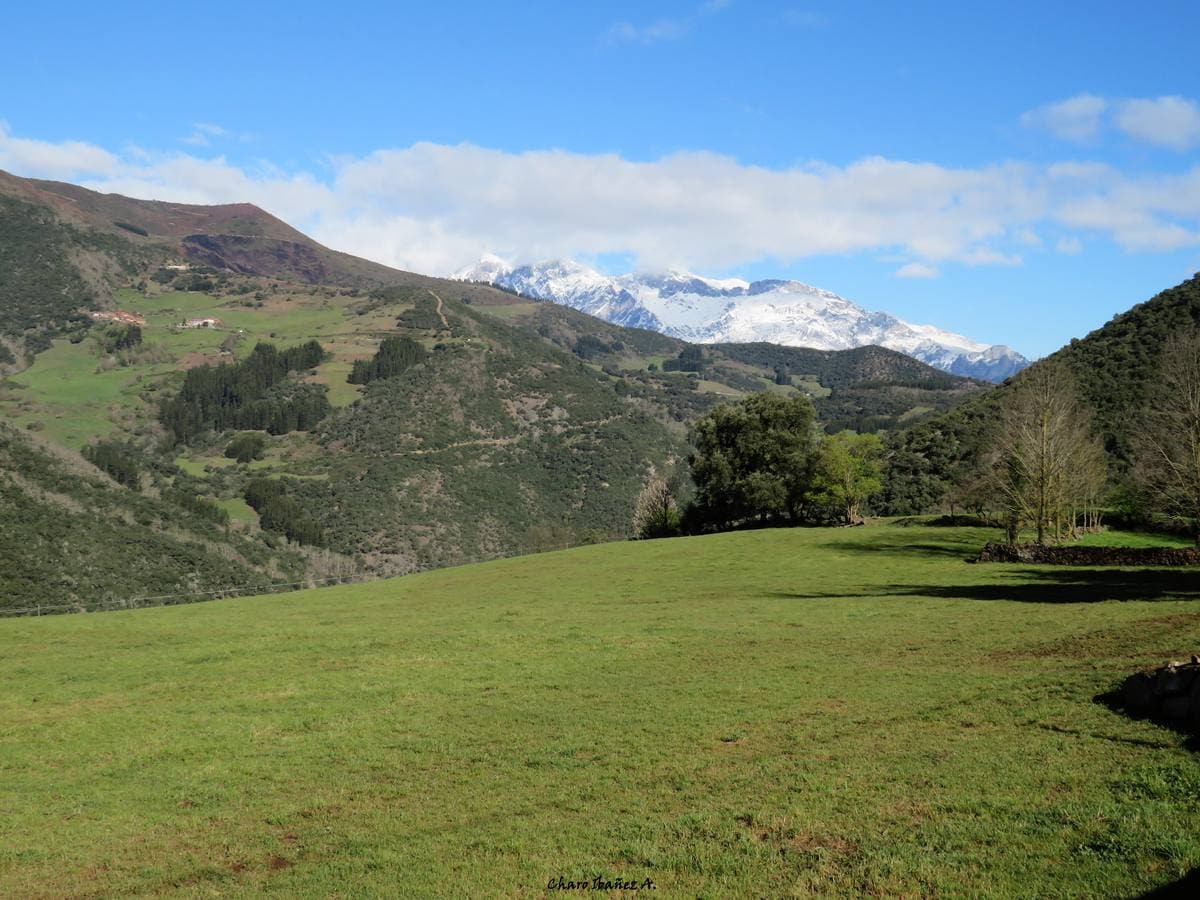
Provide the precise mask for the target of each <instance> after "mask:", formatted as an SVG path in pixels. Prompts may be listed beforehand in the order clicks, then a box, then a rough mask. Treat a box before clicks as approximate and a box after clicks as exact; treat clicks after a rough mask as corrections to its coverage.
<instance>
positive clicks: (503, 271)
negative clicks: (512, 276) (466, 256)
mask: <svg viewBox="0 0 1200 900" xmlns="http://www.w3.org/2000/svg"><path fill="white" fill-rule="evenodd" d="M510 272H512V266H511V265H509V263H508V262H506V261H505V260H503V259H501V258H500V257H498V256H494V255H493V254H491V253H486V254H484V255H483V256H482V257H481V258H480V260H479V262H477V263H475V265H473V266H467V267H466V268H465V269H463V270H462V271H461V272H455V273H454V275H453V276H452V277H453V278H457V279H458V280H459V281H480V282H483V283H485V284H497V283H498V282H499V281H500V279H502V278H504V277H505V276H507V275H508V274H509V273H510Z"/></svg>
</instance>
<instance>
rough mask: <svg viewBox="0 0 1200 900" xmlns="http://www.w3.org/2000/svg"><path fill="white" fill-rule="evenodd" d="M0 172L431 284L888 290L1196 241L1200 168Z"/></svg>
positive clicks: (2, 150)
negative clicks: (148, 205)
mask: <svg viewBox="0 0 1200 900" xmlns="http://www.w3.org/2000/svg"><path fill="white" fill-rule="evenodd" d="M1146 121H1150V120H1145V121H1143V122H1142V125H1141V126H1139V127H1143V128H1144V129H1146V130H1147V133H1149V131H1148V130H1149V129H1150V127H1151V125H1149V124H1146ZM1129 127H1134V126H1133V125H1130V126H1129ZM1185 133H1186V132H1180V134H1181V135H1182V134H1185ZM1161 135H1162V137H1163V139H1164V140H1166V135H1167V132H1166V131H1163V132H1161ZM1180 139H1181V140H1182V137H1181V138H1180ZM0 168H3V169H8V170H11V171H13V172H15V173H16V174H22V175H28V176H33V177H48V178H57V179H70V180H77V181H82V182H84V183H86V184H87V185H88V186H89V187H92V188H95V189H97V190H101V191H108V192H117V193H123V194H127V195H130V196H134V197H140V198H153V199H163V200H175V201H180V202H190V203H224V202H235V201H246V200H248V201H251V202H254V203H257V204H259V205H260V206H263V207H264V208H266V209H269V210H271V211H272V212H273V213H276V214H277V215H280V216H281V217H283V218H284V219H285V220H287V221H289V222H290V223H292V224H294V225H296V226H298V227H301V228H303V229H305V230H307V231H309V232H310V233H313V234H314V235H315V236H316V237H317V238H318V239H319V240H321V241H323V242H324V243H327V244H329V245H331V246H335V247H337V248H338V249H343V250H347V251H350V252H354V253H358V254H360V255H363V256H366V257H369V258H372V259H376V260H378V261H380V262H384V263H388V264H391V265H396V266H400V267H403V268H408V269H415V270H417V271H423V272H429V273H434V274H438V273H443V274H444V273H448V272H451V271H454V270H455V269H457V268H459V267H461V266H463V265H466V264H468V263H470V262H471V261H472V260H474V259H477V258H478V257H479V256H480V255H481V254H482V253H484V252H486V251H489V250H497V251H499V252H501V253H504V254H506V255H509V256H512V257H518V258H523V259H537V258H552V257H567V256H576V257H578V256H597V255H602V254H623V255H627V256H629V257H631V258H632V259H633V261H634V264H635V267H637V268H639V269H651V268H653V269H664V268H668V267H672V266H674V267H679V268H687V267H692V268H699V267H704V268H707V269H709V270H714V269H716V270H720V269H727V268H731V267H734V266H738V265H743V264H749V263H755V262H761V261H767V260H770V261H773V262H776V263H781V264H786V263H788V262H791V261H795V260H799V259H803V258H806V257H812V256H820V255H829V254H855V253H880V252H883V253H887V254H890V255H895V256H898V257H899V264H900V266H901V268H900V270H899V272H898V273H897V274H905V275H917V274H928V273H929V272H930V271H931V270H932V269H935V268H939V267H942V266H944V265H945V264H948V263H958V264H962V265H972V266H977V265H1014V264H1019V263H1020V262H1021V261H1022V254H1023V253H1025V252H1028V251H1029V249H1030V247H1034V246H1037V244H1038V241H1039V240H1040V239H1039V238H1038V234H1037V232H1038V231H1039V230H1040V229H1045V230H1046V231H1049V232H1053V239H1054V240H1057V239H1059V238H1062V237H1076V238H1087V237H1089V236H1096V235H1099V236H1102V237H1106V238H1110V239H1112V240H1114V241H1116V242H1117V243H1118V244H1120V245H1121V246H1122V247H1124V248H1126V249H1128V250H1132V251H1165V250H1171V249H1176V248H1179V247H1183V246H1191V245H1198V244H1200V166H1192V167H1191V168H1189V169H1186V170H1183V171H1179V172H1176V173H1166V174H1129V173H1126V172H1122V171H1120V170H1118V169H1116V168H1114V167H1112V166H1109V165H1102V164H1097V163H1086V162H1083V163H1080V162H1067V163H1059V164H1051V165H1035V164H1032V163H1017V162H999V163H995V164H992V165H984V166H979V167H974V168H971V167H950V166H942V165H937V164H934V163H929V162H910V161H905V160H894V159H887V158H884V157H879V156H873V157H867V158H865V159H861V160H858V161H856V162H851V163H848V164H846V165H840V166H839V165H830V164H827V163H821V162H801V163H797V164H795V165H793V166H790V167H787V168H765V167H761V166H754V165H747V164H744V163H741V162H738V161H737V160H735V159H732V158H730V157H728V156H722V155H719V154H715V153H707V152H682V153H673V154H669V155H666V156H663V157H660V158H658V159H652V160H644V161H643V160H630V159H625V158H623V157H621V156H619V155H617V154H614V153H607V154H585V153H573V152H569V151H566V150H532V151H526V152H519V153H515V152H508V151H504V150H496V149H489V148H485V147H479V146H475V145H472V144H458V145H445V144H433V143H417V144H413V145H412V146H409V147H404V148H398V149H383V150H377V151H375V152H373V153H369V154H366V155H363V156H351V157H339V158H334V159H330V160H328V161H327V164H326V165H325V166H314V167H313V171H305V170H303V169H301V170H290V171H289V170H284V169H281V168H279V167H277V166H274V165H272V164H270V163H267V162H260V163H257V164H255V165H254V166H241V165H236V164H234V163H232V162H230V161H229V160H228V159H226V158H225V157H223V156H212V157H202V156H198V155H193V154H188V153H155V152H152V151H146V150H127V151H125V152H123V153H115V152H112V151H109V150H106V149H104V148H101V147H98V146H95V145H92V144H87V143H83V142H76V141H67V142H61V143H53V142H46V141H38V140H30V139H27V138H21V137H16V136H14V135H12V134H11V132H10V131H9V130H8V129H7V128H5V127H0ZM318 173H319V174H318ZM1064 231H1068V232H1071V233H1068V234H1064Z"/></svg>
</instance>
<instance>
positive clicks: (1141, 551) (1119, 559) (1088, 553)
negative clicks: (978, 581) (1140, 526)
mask: <svg viewBox="0 0 1200 900" xmlns="http://www.w3.org/2000/svg"><path fill="white" fill-rule="evenodd" d="M979 562H1007V563H1043V564H1047V565H1052V566H1195V565H1200V550H1196V549H1195V548H1192V547H1187V548H1183V547H1079V546H1072V545H1043V544H1016V545H1015V546H1014V545H1012V544H997V543H988V544H985V545H984V548H983V550H982V551H981V552H980V554H979Z"/></svg>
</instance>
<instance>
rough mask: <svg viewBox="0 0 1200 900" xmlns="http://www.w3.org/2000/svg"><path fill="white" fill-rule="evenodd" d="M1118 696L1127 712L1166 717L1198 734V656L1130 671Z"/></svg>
mask: <svg viewBox="0 0 1200 900" xmlns="http://www.w3.org/2000/svg"><path fill="white" fill-rule="evenodd" d="M1120 699H1121V705H1122V706H1123V707H1124V708H1125V711H1126V712H1127V713H1129V714H1130V715H1133V716H1139V717H1146V718H1152V719H1166V720H1169V721H1170V722H1171V723H1172V724H1175V725H1179V726H1182V727H1185V728H1187V729H1188V730H1190V731H1191V732H1192V733H1194V734H1198V735H1200V656H1193V657H1192V658H1191V661H1190V662H1170V663H1167V664H1166V665H1165V666H1163V667H1162V668H1159V669H1154V670H1152V671H1149V672H1138V673H1136V674H1134V675H1130V676H1129V677H1128V678H1126V679H1125V682H1124V684H1122V685H1121V691H1120Z"/></svg>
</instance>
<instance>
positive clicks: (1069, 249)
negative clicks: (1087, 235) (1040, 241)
mask: <svg viewBox="0 0 1200 900" xmlns="http://www.w3.org/2000/svg"><path fill="white" fill-rule="evenodd" d="M1054 249H1055V250H1057V251H1058V252H1059V253H1065V254H1067V255H1068V256H1074V255H1075V254H1076V253H1082V252H1083V242H1082V241H1080V240H1079V238H1077V237H1065V238H1059V239H1058V243H1057V244H1055V245H1054Z"/></svg>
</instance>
